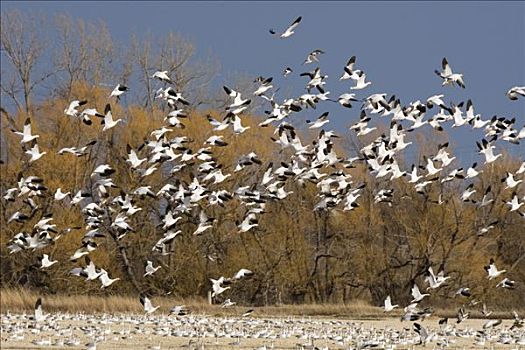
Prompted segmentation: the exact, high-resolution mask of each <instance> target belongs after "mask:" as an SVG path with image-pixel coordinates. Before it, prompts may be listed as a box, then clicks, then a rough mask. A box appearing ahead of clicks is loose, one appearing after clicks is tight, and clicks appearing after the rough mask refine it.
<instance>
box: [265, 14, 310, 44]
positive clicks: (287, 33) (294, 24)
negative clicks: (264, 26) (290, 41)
mask: <svg viewBox="0 0 525 350" xmlns="http://www.w3.org/2000/svg"><path fill="white" fill-rule="evenodd" d="M301 19H302V17H301V16H299V17H297V18H296V19H295V20H294V21H293V22H292V24H290V26H289V27H288V28H286V30H285V31H284V32H283V33H282V34H277V32H276V31H275V30H273V29H270V34H272V35H279V37H280V38H282V39H285V38H288V37H290V36H291V35H292V34H294V33H295V32H294V29H295V28H296V27H297V26H298V25H299V23H301Z"/></svg>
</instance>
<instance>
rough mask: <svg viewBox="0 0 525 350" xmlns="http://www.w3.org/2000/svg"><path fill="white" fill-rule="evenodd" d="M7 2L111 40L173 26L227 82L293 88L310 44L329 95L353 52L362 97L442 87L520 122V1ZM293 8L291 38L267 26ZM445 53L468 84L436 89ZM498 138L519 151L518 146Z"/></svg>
mask: <svg viewBox="0 0 525 350" xmlns="http://www.w3.org/2000/svg"><path fill="white" fill-rule="evenodd" d="M11 8H18V9H20V10H24V11H27V10H31V11H35V12H42V13H44V14H46V15H50V16H51V15H54V14H57V13H68V14H70V15H72V16H73V17H76V18H83V19H86V20H95V19H102V20H104V21H105V22H107V24H108V27H109V29H110V32H111V34H112V36H113V39H114V40H117V41H124V42H127V41H128V40H129V37H130V34H131V33H133V32H134V33H144V32H147V31H151V33H153V35H162V34H163V33H166V32H168V31H174V32H177V33H180V34H181V35H182V36H184V37H185V38H187V39H189V40H190V41H192V42H193V43H194V44H195V46H196V48H197V55H199V54H202V55H208V53H210V52H211V53H212V54H213V56H215V57H217V58H218V59H219V60H220V62H221V66H222V74H221V75H220V76H219V77H218V78H217V79H218V81H217V82H216V83H217V84H228V81H225V80H224V77H227V76H229V73H231V72H241V73H243V74H246V75H248V76H253V77H255V76H258V75H263V76H274V82H275V84H276V85H277V86H280V87H281V90H282V91H293V93H294V94H295V95H299V94H301V93H302V92H303V87H304V84H305V83H306V80H305V79H304V78H302V77H298V76H297V75H296V76H292V77H290V78H288V79H286V80H285V79H283V78H282V76H281V75H280V74H281V72H282V70H283V68H285V67H286V66H290V67H292V68H293V69H294V71H295V72H294V73H300V72H303V71H306V70H312V69H313V68H314V67H315V66H314V65H308V66H306V67H305V66H302V65H301V63H302V62H303V61H304V59H305V57H306V55H307V54H308V52H310V51H312V50H314V49H322V50H324V51H326V54H325V55H323V56H322V57H321V58H320V61H321V62H320V67H321V71H322V72H323V73H324V74H327V75H328V77H329V78H328V83H327V86H328V90H329V91H331V95H332V97H334V98H335V97H336V96H338V95H339V94H340V93H342V92H347V91H349V87H350V86H351V83H349V82H348V81H347V82H344V83H343V82H339V81H338V79H339V77H340V75H341V73H342V68H343V66H344V64H345V63H346V61H347V59H348V58H349V57H350V56H352V55H356V56H357V66H358V67H359V68H360V69H363V70H364V71H365V72H366V73H367V78H368V79H369V80H370V81H371V82H372V83H373V84H372V86H371V87H370V88H368V89H366V90H362V91H361V92H360V93H359V96H360V97H365V96H368V95H369V94H372V93H375V92H385V93H388V94H396V95H397V96H398V97H400V98H401V100H402V102H403V103H405V104H408V103H409V102H411V101H414V100H417V99H420V100H424V99H426V98H427V97H428V96H431V95H433V94H437V93H444V94H445V97H446V99H447V101H454V102H456V103H457V102H460V101H462V100H466V99H468V98H471V99H472V100H473V102H474V106H475V109H476V113H481V114H482V117H483V118H484V119H487V118H490V117H492V116H493V115H495V114H497V115H502V116H508V117H516V120H517V125H516V126H517V127H521V126H523V125H524V123H525V101H524V100H520V101H516V102H512V101H510V100H509V99H507V97H506V96H505V92H506V91H507V90H508V89H509V88H510V87H512V86H516V85H525V2H502V1H498V2H329V1H323V2H321V1H315V2H314V1H312V2H301V1H294V2H264V1H262V2H252V1H250V2H103V3H102V2H2V10H6V9H11ZM299 15H301V16H302V17H303V20H302V22H301V24H300V25H299V27H298V28H297V29H296V33H295V35H293V36H292V37H291V38H289V39H286V40H280V39H277V38H274V37H272V36H271V35H270V34H269V33H268V29H269V28H274V29H276V30H277V31H281V30H283V29H284V28H285V27H287V26H288V25H289V24H290V22H291V21H292V20H293V19H295V18H296V17H297V16H299ZM443 56H446V57H447V58H448V60H449V62H450V64H451V66H452V68H453V70H454V71H458V72H461V73H463V74H464V78H465V83H466V86H467V88H466V89H465V90H461V89H459V88H457V87H453V88H451V87H441V80H440V79H439V78H438V77H437V76H436V75H435V74H434V72H433V71H434V69H437V68H439V67H440V63H441V59H442V58H443ZM221 79H222V80H221ZM288 86H289V87H291V88H287V87H288ZM282 97H283V98H284V97H288V96H282ZM334 107H335V106H334ZM334 107H328V108H327V110H330V111H331V127H332V128H335V129H339V130H342V128H343V127H344V126H347V125H349V124H350V123H351V122H353V121H355V120H356V119H357V117H358V114H359V111H358V109H353V110H350V111H349V110H343V109H341V108H334ZM323 111H324V110H323V108H320V109H318V111H315V112H314V114H321V113H322V112H323ZM427 115H428V114H427ZM430 115H431V114H430ZM304 116H305V119H306V118H307V117H315V115H306V114H305V115H304ZM329 125H330V124H329ZM451 137H452V144H455V145H456V146H457V147H458V152H459V153H462V152H463V151H462V150H464V149H465V150H466V149H467V147H468V148H469V149H472V150H473V151H474V150H476V148H475V144H474V142H475V140H479V139H480V138H481V137H482V133H480V132H474V131H472V132H471V131H470V130H462V131H455V132H453V133H452V135H451ZM499 145H500V146H499V147H509V150H510V151H511V152H512V153H515V154H521V155H523V154H525V146H524V145H523V144H522V145H519V146H515V145H510V146H509V145H508V144H507V143H500V144H499ZM516 152H517V153H516ZM465 153H467V151H465ZM468 153H471V152H470V151H468ZM469 157H470V158H472V157H471V156H469ZM474 157H477V156H476V155H474ZM470 158H469V159H468V160H466V161H469V160H470Z"/></svg>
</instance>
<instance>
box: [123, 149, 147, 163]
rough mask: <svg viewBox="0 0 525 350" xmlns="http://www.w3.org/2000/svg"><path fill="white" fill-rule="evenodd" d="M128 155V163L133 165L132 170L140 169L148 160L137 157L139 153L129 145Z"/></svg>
mask: <svg viewBox="0 0 525 350" xmlns="http://www.w3.org/2000/svg"><path fill="white" fill-rule="evenodd" d="M141 147H142V146H141ZM139 150H140V148H139ZM126 153H127V154H128V158H127V159H126V162H127V163H130V164H131V169H136V168H138V167H139V166H140V165H141V164H142V163H143V162H145V161H146V160H147V159H146V158H142V159H139V157H138V156H137V152H136V151H135V150H134V149H133V148H131V146H130V145H129V144H127V145H126Z"/></svg>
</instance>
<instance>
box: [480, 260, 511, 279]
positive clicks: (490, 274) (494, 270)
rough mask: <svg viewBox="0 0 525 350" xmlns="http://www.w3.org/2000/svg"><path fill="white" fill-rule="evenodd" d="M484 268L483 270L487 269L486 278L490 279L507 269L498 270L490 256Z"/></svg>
mask: <svg viewBox="0 0 525 350" xmlns="http://www.w3.org/2000/svg"><path fill="white" fill-rule="evenodd" d="M484 269H485V271H487V274H488V276H487V278H488V279H489V280H492V279H494V278H496V277H498V276H499V275H501V274H502V273H504V272H506V271H507V270H498V269H497V268H496V264H495V262H494V259H492V258H491V259H490V262H489V264H488V265H486V266H484Z"/></svg>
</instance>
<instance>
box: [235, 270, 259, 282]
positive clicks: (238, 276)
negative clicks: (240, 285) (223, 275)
mask: <svg viewBox="0 0 525 350" xmlns="http://www.w3.org/2000/svg"><path fill="white" fill-rule="evenodd" d="M253 275H254V273H253V272H252V271H250V270H248V269H240V270H239V271H237V273H236V274H235V276H233V277H232V280H234V281H235V280H240V279H243V278H250V277H252V276H253Z"/></svg>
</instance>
